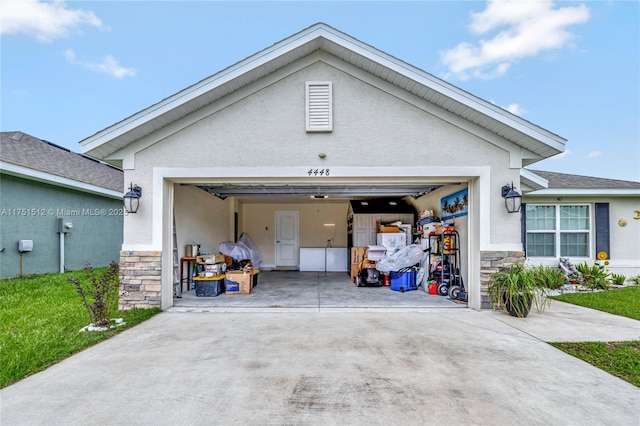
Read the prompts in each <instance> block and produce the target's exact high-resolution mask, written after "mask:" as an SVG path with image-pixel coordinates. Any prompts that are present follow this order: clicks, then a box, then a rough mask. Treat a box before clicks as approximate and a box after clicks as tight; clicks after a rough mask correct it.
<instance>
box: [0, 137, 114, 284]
mask: <svg viewBox="0 0 640 426" xmlns="http://www.w3.org/2000/svg"><path fill="white" fill-rule="evenodd" d="M0 137H1V139H0V250H1V251H2V252H1V253H0V276H1V277H14V276H18V275H20V274H21V273H22V274H23V275H27V274H34V273H46V272H59V271H60V270H61V269H60V268H61V267H62V268H63V270H64V269H66V270H77V269H82V268H84V267H85V264H86V263H90V264H91V265H92V266H95V267H98V266H106V265H108V264H109V262H111V261H112V260H115V261H118V260H119V251H120V248H121V246H122V221H123V220H122V219H123V215H122V210H123V207H122V194H123V188H124V185H123V173H122V170H120V169H118V168H116V167H114V166H112V165H109V164H104V163H101V162H98V161H96V160H94V159H91V158H88V157H85V156H83V155H81V154H77V153H74V152H71V151H69V150H68V149H65V148H62V147H59V146H57V145H54V144H52V143H50V142H46V141H43V140H40V139H37V138H35V137H33V136H29V135H27V134H24V133H22V132H2V133H1V134H0ZM59 218H62V219H63V221H62V223H63V225H62V226H63V228H62V230H63V232H62V235H63V238H62V239H61V238H60V232H58V231H59ZM68 224H71V225H70V226H69V225H68ZM65 225H66V226H65ZM20 240H30V241H32V242H33V247H32V251H30V252H25V253H23V254H22V258H21V256H20V253H19V252H18V241H20ZM61 248H62V253H61ZM61 254H63V256H62V257H61ZM61 262H62V264H61Z"/></svg>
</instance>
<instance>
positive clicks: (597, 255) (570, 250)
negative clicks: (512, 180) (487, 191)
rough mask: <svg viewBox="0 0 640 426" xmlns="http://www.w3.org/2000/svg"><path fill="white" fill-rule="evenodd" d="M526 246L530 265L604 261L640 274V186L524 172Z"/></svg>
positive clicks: (619, 269)
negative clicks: (562, 258) (569, 261)
mask: <svg viewBox="0 0 640 426" xmlns="http://www.w3.org/2000/svg"><path fill="white" fill-rule="evenodd" d="M522 183H523V187H524V189H525V193H524V197H523V209H522V215H523V223H524V224H525V225H524V226H523V241H524V247H525V250H526V256H527V259H528V261H529V262H530V263H534V264H546V265H557V264H558V259H559V258H560V257H566V258H569V259H571V261H572V262H573V263H579V262H587V263H591V262H593V261H594V260H598V261H600V262H601V263H602V264H603V265H606V267H607V268H608V269H609V270H610V271H611V272H614V273H617V274H623V275H626V276H627V277H628V278H631V277H634V276H638V275H639V274H640V182H628V181H621V180H614V179H602V178H594V177H588V176H576V175H569V174H563V173H552V172H545V171H539V170H523V173H522Z"/></svg>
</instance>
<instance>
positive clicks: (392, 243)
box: [376, 232, 407, 254]
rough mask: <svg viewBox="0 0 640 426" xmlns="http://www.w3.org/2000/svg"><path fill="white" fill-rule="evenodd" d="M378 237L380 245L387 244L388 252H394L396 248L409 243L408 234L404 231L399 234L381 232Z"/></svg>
mask: <svg viewBox="0 0 640 426" xmlns="http://www.w3.org/2000/svg"><path fill="white" fill-rule="evenodd" d="M376 238H377V241H378V245H379V246H385V247H386V248H387V254H390V253H393V252H394V251H396V249H399V248H402V247H405V246H406V245H407V234H405V233H404V232H401V233H397V234H386V233H379V234H378V235H377V237H376Z"/></svg>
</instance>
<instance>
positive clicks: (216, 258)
mask: <svg viewBox="0 0 640 426" xmlns="http://www.w3.org/2000/svg"><path fill="white" fill-rule="evenodd" d="M212 259H213V260H212ZM226 261H227V260H226V258H225V255H224V254H222V253H218V254H203V255H202V256H198V257H196V262H198V263H209V264H214V263H226Z"/></svg>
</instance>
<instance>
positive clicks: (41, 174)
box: [0, 132, 124, 197]
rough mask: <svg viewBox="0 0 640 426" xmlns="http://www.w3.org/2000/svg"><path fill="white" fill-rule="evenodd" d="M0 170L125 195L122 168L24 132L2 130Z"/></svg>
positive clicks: (60, 183) (84, 188) (75, 186)
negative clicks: (123, 193)
mask: <svg viewBox="0 0 640 426" xmlns="http://www.w3.org/2000/svg"><path fill="white" fill-rule="evenodd" d="M0 170H2V171H3V172H7V173H11V174H14V175H20V176H26V177H28V178H32V179H35V180H39V181H44V182H47V183H53V184H57V185H61V186H66V187H74V188H76V189H82V190H85V191H88V192H94V193H100V194H103V195H111V196H117V197H122V191H123V187H124V174H123V172H122V170H120V169H118V168H116V167H113V166H111V165H109V164H105V163H101V162H99V161H96V160H94V159H92V158H89V157H86V156H84V155H81V154H78V153H75V152H71V151H70V150H68V149H66V148H62V147H60V146H58V145H55V144H52V143H51V142H47V141H44V140H41V139H38V138H36V137H33V136H31V135H27V134H26V133H23V132H1V133H0Z"/></svg>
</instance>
